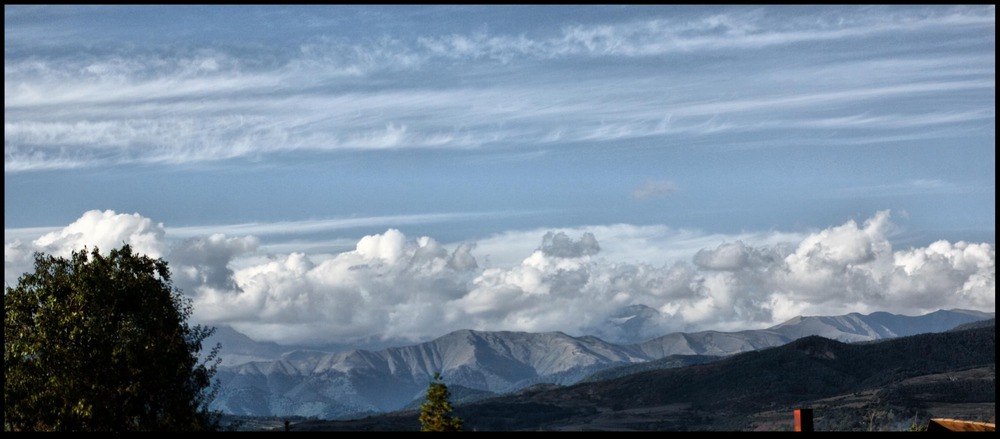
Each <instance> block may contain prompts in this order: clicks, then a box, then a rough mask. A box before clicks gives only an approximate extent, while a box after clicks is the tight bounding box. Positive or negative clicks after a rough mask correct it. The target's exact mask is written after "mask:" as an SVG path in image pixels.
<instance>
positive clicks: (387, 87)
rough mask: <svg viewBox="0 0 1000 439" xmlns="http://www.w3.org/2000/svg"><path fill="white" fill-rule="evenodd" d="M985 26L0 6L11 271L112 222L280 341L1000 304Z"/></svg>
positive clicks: (613, 12)
mask: <svg viewBox="0 0 1000 439" xmlns="http://www.w3.org/2000/svg"><path fill="white" fill-rule="evenodd" d="M995 37H996V9H995V6H994V5H973V6H529V5H521V6H460V5H447V6H338V5H327V6H71V5H62V6H29V5H5V6H4V278H5V283H6V285H8V286H13V285H16V282H17V278H18V277H19V276H20V274H21V273H24V272H25V271H29V270H31V268H32V254H33V252H36V251H37V252H46V253H50V254H56V255H62V256H66V255H69V254H70V253H71V252H72V251H74V250H79V249H81V248H84V247H85V246H86V247H87V248H93V247H94V246H97V247H98V248H99V249H101V250H102V251H103V250H109V249H111V248H114V247H117V246H120V245H121V244H122V243H129V244H132V245H133V247H134V248H136V249H137V250H139V251H142V252H143V253H145V254H148V255H150V256H153V257H161V258H164V259H165V260H167V261H168V263H169V264H170V267H171V270H172V275H173V281H174V283H175V285H176V286H177V287H178V288H180V289H181V290H182V291H184V293H185V294H186V295H188V296H189V297H190V298H191V299H192V301H193V304H194V319H196V320H197V321H198V322H201V323H205V324H215V325H231V326H233V327H234V328H236V329H237V330H240V331H242V332H244V333H246V334H248V335H250V336H251V337H253V338H255V339H258V340H263V341H277V342H280V343H331V342H336V343H392V342H399V343H402V342H411V341H424V340H428V339H431V338H434V337H437V336H440V335H443V334H445V333H447V332H449V331H452V330H457V329H466V328H471V329H479V330H514V331H563V332H566V333H568V334H571V335H582V334H587V333H597V332H599V333H601V334H610V335H608V337H611V338H613V336H614V334H613V330H614V328H613V327H609V326H608V325H609V323H608V322H609V319H610V318H611V317H613V314H614V312H615V310H617V309H620V308H622V307H625V306H628V305H637V304H642V305H646V306H649V307H652V308H655V309H657V310H658V311H659V312H660V313H661V314H662V316H663V319H662V322H661V329H662V330H664V331H681V330H683V331H693V330H704V329H716V330H738V329H747V328H761V327H767V326H770V325H773V324H777V323H781V322H782V321H784V320H787V319H789V318H792V317H794V316H796V315H802V314H805V315H835V314H844V313H849V312H862V313H869V312H873V311H889V312H895V313H903V314H909V315H914V314H920V313H924V312H929V311H933V310H936V309H940V308H962V309H974V310H980V311H987V312H993V311H994V309H995V298H994V296H995V277H996V275H995V266H996V265H995V264H996V263H995V245H996V229H995V223H996V220H995V213H994V212H995V209H996V202H995V199H996V187H995V180H996V167H995V166H996V165H995V163H996V153H995V147H996V137H995V131H996V113H995V107H996V58H995V49H996V39H995ZM609 331H611V332H609Z"/></svg>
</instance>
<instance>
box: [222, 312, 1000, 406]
mask: <svg viewBox="0 0 1000 439" xmlns="http://www.w3.org/2000/svg"><path fill="white" fill-rule="evenodd" d="M649 310H652V309H651V308H644V307H641V306H640V307H631V309H626V310H623V312H621V313H619V314H622V315H620V316H617V317H616V318H617V319H618V320H617V322H618V323H620V324H630V323H631V325H632V327H633V328H640V329H641V328H644V327H648V325H643V323H642V321H643V319H647V318H657V316H656V315H655V314H654V313H651V312H649ZM652 311H655V310H652ZM629 312H634V315H632V316H631V317H630V316H629V315H628V313H629ZM991 317H993V313H983V312H977V311H966V310H940V311H936V312H933V313H930V314H926V315H922V316H903V315H895V314H890V313H884V312H877V313H873V314H868V315H862V314H857V313H852V314H847V315H842V316H832V317H824V316H811V317H796V318H794V319H791V320H789V321H787V322H784V323H782V324H779V325H776V326H773V327H771V328H767V329H760V330H746V331H738V332H719V331H701V332H692V333H680V332H678V333H670V334H666V335H662V336H659V337H655V338H651V339H648V340H645V341H642V342H638V343H628V344H616V343H611V342H607V341H604V340H603V339H601V338H598V337H596V336H582V337H573V336H569V335H567V334H564V333H561V332H548V333H527V332H488V331H473V330H460V331H455V332H452V333H449V334H446V335H444V336H442V337H440V338H437V339H434V340H431V341H428V342H424V343H419V344H414V345H409V346H400V347H390V348H385V349H381V350H362V349H354V350H344V351H339V352H330V351H326V350H318V349H308V348H302V347H283V346H281V345H277V344H273V343H257V342H255V341H253V340H251V339H249V338H247V337H246V336H243V335H242V334H239V333H238V332H236V331H234V330H232V329H231V328H225V327H223V328H219V331H218V332H217V334H216V335H214V336H213V338H212V339H210V340H208V341H207V342H206V346H211V345H214V344H215V342H219V343H221V344H222V351H221V357H222V359H223V365H222V366H220V368H219V370H218V373H217V375H216V377H217V378H218V379H219V383H220V389H219V393H218V395H217V396H216V399H215V400H214V402H213V405H212V408H213V409H216V410H220V411H222V412H223V413H227V414H234V415H250V416H292V415H295V416H307V417H318V418H323V419H346V418H352V417H359V416H363V415H369V414H373V413H380V412H389V411H393V410H399V409H401V408H404V407H406V406H408V405H410V406H412V404H413V402H414V400H419V399H422V398H423V396H424V392H425V391H426V389H427V385H428V383H429V382H430V381H431V377H433V376H434V374H435V373H441V375H442V376H443V377H444V379H445V382H446V383H447V384H448V385H449V386H454V387H456V388H462V389H468V390H469V391H470V392H474V393H476V394H477V395H478V397H479V398H482V397H486V396H490V395H502V394H508V393H511V392H516V391H519V390H522V389H525V388H529V387H530V386H533V385H536V384H543V383H550V384H559V385H569V384H574V383H577V382H580V381H581V380H584V379H585V378H587V377H589V376H591V375H593V374H595V373H597V372H599V371H602V370H604V369H608V368H611V367H616V366H623V365H639V364H642V363H646V362H650V361H653V360H658V359H664V358H667V357H671V356H677V355H689V356H690V355H698V356H718V357H720V358H721V357H725V356H731V355H733V354H738V353H742V352H748V351H755V350H760V349H764V348H769V347H775V346H781V345H785V344H788V343H790V342H792V341H795V340H797V339H800V338H803V337H808V336H821V337H824V338H826V339H831V340H838V341H841V342H858V341H873V340H882V339H887V338H895V337H903V336H909V335H914V334H920V333H928V332H942V331H946V330H949V329H951V328H954V327H955V326H958V325H961V324H965V323H970V322H975V321H979V320H984V319H989V318H991ZM702 358H703V359H702V360H699V361H702V362H703V361H709V359H710V358H708V357H702ZM705 358H708V359H705ZM677 364H678V365H680V364H686V363H684V362H683V361H682V362H679V363H677Z"/></svg>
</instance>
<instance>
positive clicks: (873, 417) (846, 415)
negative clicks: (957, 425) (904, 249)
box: [292, 319, 996, 431]
mask: <svg viewBox="0 0 1000 439" xmlns="http://www.w3.org/2000/svg"><path fill="white" fill-rule="evenodd" d="M962 328H965V329H962ZM995 404H996V320H995V319H990V320H989V321H988V323H984V324H979V325H962V326H960V327H958V328H955V329H953V330H950V331H947V332H943V333H928V334H918V335H913V336H908V337H899V338H893V339H888V340H880V341H876V342H866V343H842V342H838V341H835V340H831V339H828V338H823V337H820V336H808V337H803V338H800V339H798V340H795V341H793V342H791V343H788V344H786V345H784V346H779V347H774V348H767V349H762V350H759V351H752V352H744V353H742V354H736V355H733V356H730V357H726V358H724V359H720V360H718V361H714V362H711V363H707V364H697V365H688V366H682V367H675V368H668V369H659V370H650V371H644V372H639V373H632V374H627V375H625V376H622V377H618V378H611V379H606V380H601V381H594V382H584V383H579V384H575V385H571V386H558V385H537V386H532V387H530V388H527V389H524V390H521V391H518V392H514V393H511V394H507V395H502V396H496V397H492V398H488V399H484V400H480V401H476V402H472V403H464V404H463V403H458V404H456V406H455V411H454V415H455V416H458V417H460V418H461V419H462V420H463V423H464V426H465V429H466V430H471V431H497V430H499V431H552V430H555V431H654V430H655V431H685V430H709V431H791V429H792V425H793V411H794V410H795V409H799V408H807V409H811V410H812V411H813V412H814V420H815V429H816V431H905V430H914V429H917V430H919V429H921V428H926V426H927V425H928V421H929V420H930V419H932V418H951V419H962V420H969V421H981V422H983V421H984V422H987V423H994V422H995V416H996V415H995V413H996V411H995ZM418 414H419V411H418V410H412V409H411V410H402V411H396V412H392V413H387V414H383V415H377V416H370V417H365V418H362V419H354V420H345V421H329V420H327V421H319V420H297V422H296V423H295V424H294V425H293V426H292V428H293V430H295V431H416V430H417V429H419V428H420V422H419V421H418Z"/></svg>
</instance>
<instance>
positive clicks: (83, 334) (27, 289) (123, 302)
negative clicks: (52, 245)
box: [3, 245, 219, 432]
mask: <svg viewBox="0 0 1000 439" xmlns="http://www.w3.org/2000/svg"><path fill="white" fill-rule="evenodd" d="M3 302H4V303H3V308H4V378H5V381H4V430H5V431H111V432H117V431H204V430H215V429H217V428H218V422H219V414H218V413H215V412H212V411H210V410H209V409H208V404H209V403H210V402H211V400H212V398H213V397H214V395H215V391H216V389H217V386H216V385H214V384H213V383H212V377H213V376H214V374H215V371H216V367H217V366H218V364H219V360H218V356H217V353H218V350H219V346H218V345H217V346H216V347H215V348H214V349H212V350H211V352H210V353H209V354H208V355H207V356H206V357H205V358H204V359H199V352H200V351H201V348H202V341H204V340H205V338H206V337H208V336H210V335H211V334H212V332H214V330H215V328H208V327H204V326H201V325H195V326H189V325H188V323H187V319H188V317H190V315H191V300H190V299H187V298H186V297H184V295H183V294H182V293H181V292H180V290H178V289H176V288H175V287H174V286H173V283H172V282H171V280H170V271H169V269H168V268H167V263H166V262H165V261H163V260H162V259H152V258H150V257H148V256H145V255H138V254H134V253H133V252H132V248H131V247H130V246H129V245H124V246H123V247H122V248H121V249H115V250H112V251H111V252H110V254H108V255H107V256H104V255H101V254H100V253H99V252H98V249H97V248H94V249H93V251H91V252H90V253H88V252H87V250H86V249H84V250H81V251H78V252H74V253H73V255H72V258H71V259H66V258H62V257H53V256H49V255H44V254H41V253H36V254H35V271H34V272H33V273H25V274H24V275H22V276H21V277H20V278H19V279H18V283H17V286H15V287H13V288H11V287H10V286H5V287H4V298H3Z"/></svg>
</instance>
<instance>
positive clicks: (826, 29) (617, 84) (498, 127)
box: [4, 7, 995, 172]
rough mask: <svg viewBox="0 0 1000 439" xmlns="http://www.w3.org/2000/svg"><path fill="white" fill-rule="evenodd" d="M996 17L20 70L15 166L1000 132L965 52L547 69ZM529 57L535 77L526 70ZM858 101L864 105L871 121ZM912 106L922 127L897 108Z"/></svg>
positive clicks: (222, 52) (574, 28) (21, 66)
mask: <svg viewBox="0 0 1000 439" xmlns="http://www.w3.org/2000/svg"><path fill="white" fill-rule="evenodd" d="M994 17H995V12H994V9H993V8H981V7H955V8H884V9H879V8H874V9H873V8H837V9H833V8H830V9H817V10H815V11H813V12H811V13H808V14H803V15H795V14H792V13H787V14H785V13H779V14H770V13H765V12H764V11H762V10H758V9H749V10H748V9H735V8H734V9H732V10H729V11H726V12H723V13H713V14H711V15H700V16H688V17H683V18H682V17H680V16H678V17H667V18H662V17H661V18H658V17H648V18H644V19H641V20H635V21H629V22H608V23H596V24H574V25H567V26H564V27H562V28H558V29H551V28H547V27H543V28H540V29H528V30H527V32H526V33H521V34H516V35H513V34H490V33H487V32H483V31H479V32H474V33H469V34H450V35H433V34H425V35H413V36H407V37H403V36H383V37H380V38H375V39H368V40H363V41H358V40H346V39H341V38H332V37H327V36H316V35H307V36H305V37H304V41H305V42H303V43H301V44H299V45H297V46H295V49H296V50H291V51H289V50H281V49H279V48H275V47H265V48H263V49H264V50H263V51H259V52H255V56H254V57H247V56H246V55H245V54H243V53H241V52H239V51H235V50H233V49H231V48H230V49H226V48H223V47H219V48H214V47H210V46H206V47H197V48H187V49H176V50H174V51H155V52H148V51H143V50H142V49H136V48H122V49H121V50H116V51H112V53H105V52H100V51H97V50H93V51H88V50H72V51H66V52H67V53H66V54H63V55H46V56H41V55H39V56H30V57H17V56H15V55H14V54H5V65H4V79H5V81H4V95H5V99H4V109H5V118H4V146H5V148H4V158H5V160H4V169H5V172H24V171H32V170H44V169H68V168H80V167H93V166H101V165H109V164H112V165H113V164H131V163H155V164H172V165H176V164H184V163H192V162H202V161H211V160H225V159H231V158H240V157H255V156H258V155H266V154H282V153H288V152H290V151H300V150H308V151H325V152H329V151H339V150H345V149H376V150H377V149H400V148H478V147H483V146H491V145H495V144H498V143H501V142H502V143H504V144H507V145H510V144H514V145H526V146H527V147H538V146H539V145H542V144H544V145H548V144H549V143H551V142H580V141H599V142H607V141H615V140H622V139H634V138H643V137H649V136H668V137H670V136H672V137H677V136H691V135H701V134H712V133H720V132H737V133H740V132H753V131H761V130H773V129H782V130H784V131H787V130H788V128H791V127H794V128H797V129H800V130H808V131H810V132H812V131H815V130H823V131H828V130H830V129H838V128H845V129H866V130H908V132H909V131H913V130H918V132H919V133H920V135H928V134H932V133H930V130H932V129H933V127H935V126H938V127H941V126H945V127H951V126H954V125H956V124H970V123H979V124H981V123H982V122H983V121H988V120H990V119H992V118H993V117H994V116H993V115H994V114H995V111H994V110H993V107H994V105H993V103H992V102H991V101H989V99H985V97H987V96H990V93H989V92H990V91H991V90H993V89H994V88H995V87H994V84H995V81H994V80H993V71H994V62H993V57H992V56H983V55H982V54H979V53H972V54H970V53H968V52H965V51H958V52H956V53H952V54H947V55H937V56H935V55H932V54H928V55H924V56H923V57H915V56H911V57H908V58H903V59H899V58H897V57H892V58H891V60H888V61H887V60H886V59H883V58H878V57H875V58H874V59H871V58H868V57H864V58H846V59H838V60H830V61H829V62H823V63H817V65H809V66H799V65H795V63H790V64H789V63H785V62H782V63H780V64H778V65H775V67H774V68H773V69H770V70H765V71H759V70H757V69H752V70H748V72H747V74H746V77H745V78H730V77H726V78H725V79H726V80H725V81H721V80H720V79H721V78H718V77H717V76H715V75H713V74H712V73H705V74H704V75H695V76H691V75H688V74H684V73H683V72H674V71H666V72H659V71H653V70H641V69H639V70H636V74H633V75H625V76H622V75H619V74H618V73H614V75H615V76H614V77H600V75H599V74H595V75H584V76H581V77H579V78H574V79H573V80H567V77H566V76H565V75H563V74H561V73H555V74H553V73H552V71H549V70H546V69H545V68H544V67H545V66H547V63H549V62H553V61H554V60H555V61H556V62H558V60H559V59H563V58H573V59H574V60H581V61H582V62H590V60H592V59H594V58H602V57H612V58H615V59H611V60H610V61H612V62H618V59H617V58H619V57H644V58H653V59H655V58H656V57H663V56H664V55H671V56H672V55H674V54H677V55H678V56H680V55H683V54H687V53H691V52H693V51H698V52H702V51H715V50H729V49H739V50H748V49H752V50H761V49H766V48H768V47H772V46H775V45H788V44H794V43H800V42H814V41H826V40H834V39H855V38H860V37H872V36H874V37H878V36H880V35H893V36H896V35H906V33H907V32H925V31H927V30H934V29H953V28H960V29H964V30H965V31H968V27H969V26H983V27H984V29H985V27H987V26H990V25H992V24H993V23H994V22H995V18H994ZM11 32H12V33H14V32H16V31H14V30H12V31H11ZM227 50H228V51H227ZM47 52H51V51H47ZM56 52H58V51H56ZM18 53H19V52H18ZM8 55H9V56H8ZM49 56H55V57H53V58H50V57H49ZM455 60H466V61H469V62H470V63H471V62H475V63H476V64H475V65H474V66H473V67H475V68H474V69H471V70H470V71H476V72H480V71H481V72H480V73H470V74H469V75H468V76H465V77H463V78H464V79H463V80H460V81H456V82H455V83H454V84H450V85H447V86H441V85H440V84H433V85H432V86H430V87H428V86H427V83H424V82H419V81H417V82H413V81H410V80H407V79H406V78H407V77H413V76H438V75H439V74H440V73H441V72H451V71H454V68H453V63H454V62H456V61H455ZM493 60H496V61H499V62H500V63H501V64H503V65H499V66H497V65H495V64H494V63H493ZM519 61H526V62H522V63H521V64H517V65H514V64H516V63H518V62H519ZM538 63H542V64H544V65H545V66H540V65H538ZM507 64H511V65H507ZM507 68H512V69H514V68H516V69H520V68H527V69H529V70H526V71H521V70H513V72H516V73H517V74H515V75H510V77H512V78H517V82H505V81H504V80H488V81H483V78H486V79H488V78H489V77H480V76H479V75H481V74H497V73H496V72H498V73H499V74H500V75H506V73H508V72H511V71H508V70H505V69H507ZM600 70H601V69H595V71H600ZM414 72H416V73H418V74H417V75H413V74H412V73H414ZM615 72H617V70H615ZM754 72H759V73H754ZM664 75H665V76H664ZM667 78H669V79H667ZM817 78H822V80H817ZM372 79H374V81H369V80H372ZM494 79H495V77H494ZM381 83H392V84H393V86H392V87H389V88H385V87H381V86H380V85H378V84H381ZM748 83H749V84H753V85H754V86H753V87H747V86H746V84H748ZM477 84H480V85H479V86H477ZM481 84H490V85H489V86H488V88H486V87H483V86H482V85H481ZM651 84H656V86H655V87H651V86H650V85H651ZM748 90H758V91H756V92H754V91H748ZM775 90H780V93H777V94H775V93H776V92H775ZM975 91H982V92H983V93H979V95H981V96H983V97H984V98H983V100H982V102H973V103H972V105H969V104H967V103H966V104H961V105H957V104H954V103H951V104H949V105H948V106H947V107H941V106H940V105H938V104H935V105H934V106H933V107H927V106H926V105H923V106H909V105H900V104H899V103H898V102H895V103H893V105H891V106H885V105H881V106H880V105H872V104H874V103H875V101H883V100H899V99H904V100H907V99H915V98H917V97H920V96H933V95H934V94H943V93H947V94H953V93H956V92H975ZM706 96H711V97H710V98H706ZM718 97H722V98H718ZM861 101H863V102H864V103H865V108H864V109H859V108H857V107H856V106H855V105H856V104H857V103H858V102H861ZM872 108H892V109H894V110H881V111H876V110H871V109H872ZM898 108H905V109H909V111H908V112H907V114H897V113H890V112H888V111H898ZM866 111H872V113H870V114H869V113H866ZM959 128H962V129H966V128H968V127H965V126H963V127H959ZM949 132H952V133H953V132H955V130H951V131H949ZM897 134H898V133H897ZM885 135H886V134H885V133H865V136H863V137H864V139H871V138H884V136H885ZM816 138H817V137H815V136H807V135H803V136H801V139H803V140H810V139H813V140H814V141H815V139H816ZM822 138H824V139H825V137H822Z"/></svg>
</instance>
